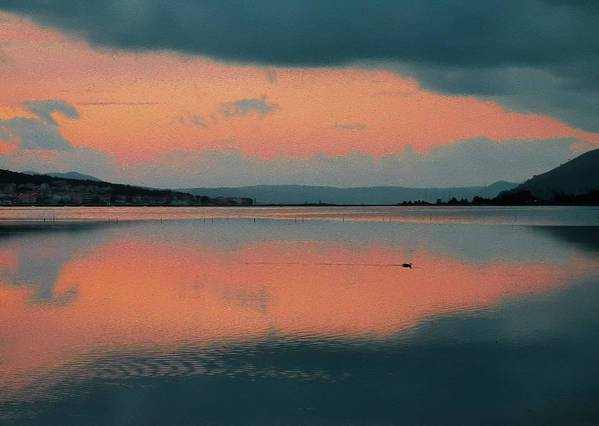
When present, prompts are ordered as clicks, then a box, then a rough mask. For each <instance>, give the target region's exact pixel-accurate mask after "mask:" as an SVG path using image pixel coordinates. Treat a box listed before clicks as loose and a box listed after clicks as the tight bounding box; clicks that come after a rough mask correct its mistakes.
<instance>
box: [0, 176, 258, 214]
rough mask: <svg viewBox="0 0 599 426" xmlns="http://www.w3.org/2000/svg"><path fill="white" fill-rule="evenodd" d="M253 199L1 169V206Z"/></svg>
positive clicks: (249, 202) (242, 202) (243, 203)
mask: <svg viewBox="0 0 599 426" xmlns="http://www.w3.org/2000/svg"><path fill="white" fill-rule="evenodd" d="M252 204H253V200H252V199H251V198H242V197H206V196H201V195H192V194H188V193H185V192H179V191H172V190H165V189H150V188H143V187H137V186H131V185H121V184H112V183H108V182H102V181H91V180H89V181H84V180H75V179H62V178H54V177H51V176H47V175H33V176H32V175H27V174H24V173H16V172H11V171H8V170H0V206H14V205H17V206H62V205H65V206H250V205H252Z"/></svg>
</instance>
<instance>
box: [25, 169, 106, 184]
mask: <svg viewBox="0 0 599 426" xmlns="http://www.w3.org/2000/svg"><path fill="white" fill-rule="evenodd" d="M23 173H25V174H27V175H32V176H33V175H42V174H44V175H46V176H52V177H55V178H63V179H74V180H90V181H93V182H102V180H101V179H98V178H97V177H95V176H91V175H84V174H83V173H79V172H75V171H70V172H63V173H60V172H53V173H38V172H33V171H26V172H23Z"/></svg>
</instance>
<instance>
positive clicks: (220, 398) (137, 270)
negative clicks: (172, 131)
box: [0, 208, 599, 425]
mask: <svg viewBox="0 0 599 426" xmlns="http://www.w3.org/2000/svg"><path fill="white" fill-rule="evenodd" d="M0 219H2V223H0V425H29V424H32V425H78V424H80V425H202V424H256V425H264V424H281V425H320V424H326V425H328V424H333V425H351V424H367V425H391V424H406V425H511V424H515V425H553V424H554V425H592V424H599V361H597V360H599V227H597V226H596V225H599V210H597V209H576V208H569V209H560V208H556V209H546V208H543V209H538V210H535V209H491V210H484V209H482V210H481V209H467V208H466V209H464V208H456V209H435V208H433V209H429V210H427V209H420V208H419V209H401V208H396V209H393V208H383V209H381V208H378V209H322V210H319V209H289V208H287V209H262V210H261V209H184V210H182V209H121V210H119V209H50V210H46V209H4V210H0ZM44 219H46V221H45V222H44ZM117 219H118V221H117ZM160 219H162V221H161V220H160ZM595 221H596V223H595ZM593 225H595V226H593ZM404 262H413V264H414V268H413V269H406V268H403V267H402V266H401V264H402V263H404Z"/></svg>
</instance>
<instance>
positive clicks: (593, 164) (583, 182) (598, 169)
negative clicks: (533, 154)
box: [512, 149, 599, 200]
mask: <svg viewBox="0 0 599 426" xmlns="http://www.w3.org/2000/svg"><path fill="white" fill-rule="evenodd" d="M592 190H599V149H595V150H593V151H588V152H586V153H584V154H582V155H580V156H579V157H576V158H575V159H573V160H570V161H568V162H567V163H564V164H562V165H561V166H559V167H556V168H555V169H553V170H550V171H548V172H546V173H543V174H541V175H537V176H534V177H533V178H532V179H529V180H527V181H526V182H524V183H523V184H521V185H518V186H517V187H516V188H514V189H513V191H512V192H522V191H530V193H532V195H533V196H535V197H538V198H540V199H543V200H551V199H553V198H554V197H555V195H557V194H570V195H579V194H586V193H589V192H591V191H592Z"/></svg>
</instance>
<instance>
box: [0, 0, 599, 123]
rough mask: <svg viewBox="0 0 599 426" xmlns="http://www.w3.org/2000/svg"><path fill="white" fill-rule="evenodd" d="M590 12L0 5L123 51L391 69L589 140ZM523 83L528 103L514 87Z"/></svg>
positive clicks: (594, 21) (415, 1) (199, 0)
mask: <svg viewBox="0 0 599 426" xmlns="http://www.w3.org/2000/svg"><path fill="white" fill-rule="evenodd" d="M598 3H599V2H596V1H590V0H589V1H584V0H574V1H566V0H486V1H480V0H455V1H439V0H371V1H364V0H345V1H339V0H286V1H281V0H254V1H251V2H250V1H246V0H230V1H223V0H180V1H177V2H172V1H170V0H111V1H100V0H95V1H86V2H83V1H81V0H54V1H52V2H49V1H47V0H0V8H1V9H3V10H6V11H11V12H18V13H24V14H27V15H30V16H32V17H33V18H34V19H36V20H37V21H39V22H41V23H43V24H47V25H51V26H55V27H59V28H62V29H65V30H68V31H72V32H76V33H77V34H82V35H83V36H85V37H86V38H87V39H88V40H90V41H91V42H92V43H95V44H99V45H104V46H111V47H118V48H123V49H133V50H146V49H170V50H175V51H180V52H184V53H188V54H199V55H206V56H210V57H213V58H217V59H224V60H233V61H240V62H252V63H260V64H272V65H286V66H330V65H345V64H354V63H370V64H373V63H374V64H377V66H378V65H380V64H381V63H382V64H401V67H402V69H403V70H404V71H405V72H408V73H410V74H411V75H414V76H415V77H417V78H418V79H419V80H420V81H422V82H423V84H424V85H425V86H426V87H428V88H431V89H434V90H439V91H441V92H445V93H452V94H473V95H477V96H487V97H496V99H497V100H500V101H502V102H504V104H506V105H508V106H510V107H513V108H515V109H522V110H525V111H535V112H543V113H548V114H552V115H554V116H556V117H558V118H561V119H562V120H565V121H568V122H570V123H572V124H574V125H576V126H578V127H582V128H585V129H589V130H596V131H599V120H597V116H598V115H599V101H597V96H598V94H599V78H597V77H598V72H597V71H596V70H597V69H599V37H598V36H597V28H599V5H598ZM504 70H508V71H509V78H507V77H506V76H505V75H504ZM519 74H520V75H522V76H523V78H525V79H524V80H520V79H519ZM530 76H532V77H533V79H534V81H535V85H534V86H533V87H534V88H535V90H534V92H533V91H532V90H529V89H528V87H527V86H525V84H523V83H521V82H522V81H524V82H526V81H528V80H526V77H530ZM537 77H538V79H537ZM522 86H525V87H524V89H525V90H524V92H525V93H524V94H522V95H521V91H522ZM537 88H540V90H541V91H539V90H536V89H537ZM591 97H592V99H591ZM589 99H590V100H589Z"/></svg>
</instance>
